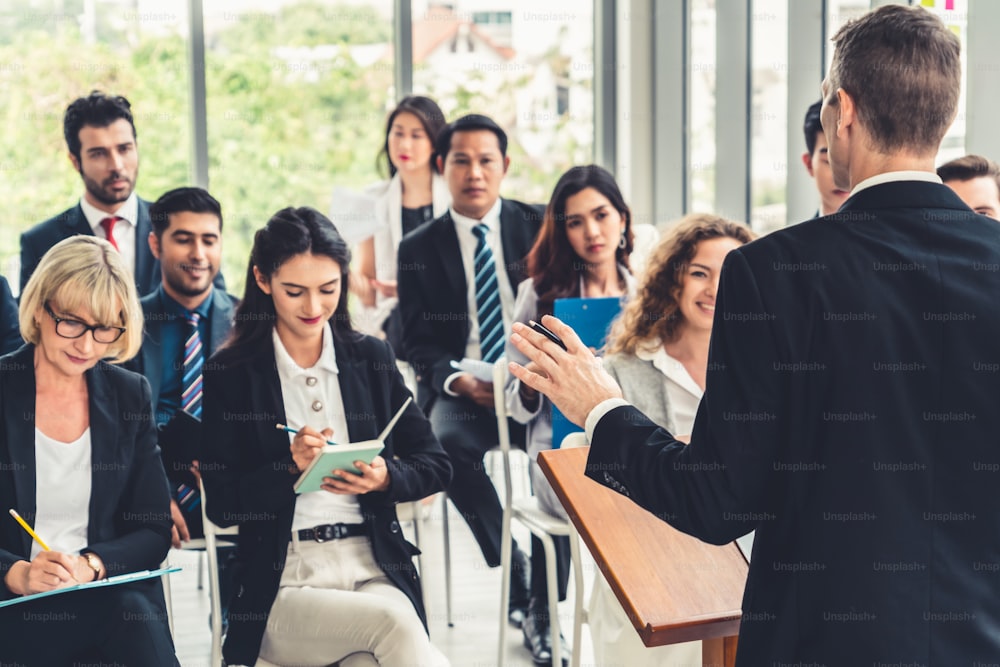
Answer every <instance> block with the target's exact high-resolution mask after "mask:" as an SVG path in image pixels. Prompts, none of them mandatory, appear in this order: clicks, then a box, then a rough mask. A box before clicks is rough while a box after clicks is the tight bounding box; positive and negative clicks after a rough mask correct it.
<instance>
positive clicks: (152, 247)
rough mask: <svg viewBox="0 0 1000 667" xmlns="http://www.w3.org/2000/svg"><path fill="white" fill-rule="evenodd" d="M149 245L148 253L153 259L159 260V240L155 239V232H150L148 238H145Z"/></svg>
mask: <svg viewBox="0 0 1000 667" xmlns="http://www.w3.org/2000/svg"><path fill="white" fill-rule="evenodd" d="M146 240H147V242H148V243H149V252H151V253H153V257H155V258H156V259H159V258H160V239H158V238H156V232H150V233H149V236H147V237H146Z"/></svg>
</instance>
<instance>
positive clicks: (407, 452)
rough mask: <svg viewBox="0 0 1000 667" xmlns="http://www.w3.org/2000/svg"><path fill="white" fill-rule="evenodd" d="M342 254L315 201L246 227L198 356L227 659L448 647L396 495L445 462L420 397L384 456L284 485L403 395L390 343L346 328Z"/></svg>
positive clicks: (429, 479)
mask: <svg viewBox="0 0 1000 667" xmlns="http://www.w3.org/2000/svg"><path fill="white" fill-rule="evenodd" d="M349 262H350V252H349V251H348V248H347V244H346V243H345V242H344V240H343V239H342V238H341V236H340V234H339V233H338V232H337V230H336V229H335V228H334V226H333V224H331V222H330V221H329V220H328V219H327V218H326V217H324V216H323V215H322V214H321V213H319V212H318V211H315V210H313V209H310V208H286V209H283V210H281V211H278V212H277V213H276V214H275V215H274V216H273V217H272V218H271V219H270V221H268V223H267V225H266V226H265V227H264V228H263V229H260V230H259V231H257V233H256V235H255V237H254V244H253V248H252V250H251V256H250V263H249V267H248V269H247V274H246V275H247V279H246V292H245V294H244V297H243V301H242V302H241V303H240V305H239V307H238V308H237V311H236V317H235V324H234V327H233V333H232V336H231V338H230V339H229V340H228V342H227V343H226V345H225V346H224V347H223V348H222V349H221V350H220V351H219V352H218V353H217V354H216V355H215V356H213V357H212V359H211V361H210V363H209V364H208V366H206V369H205V373H204V384H205V394H204V396H205V398H204V408H203V411H202V415H203V420H204V421H203V440H202V449H203V451H202V458H201V459H199V460H200V461H201V462H202V466H201V469H202V475H203V476H204V480H205V485H206V493H207V495H208V498H209V502H208V504H207V506H206V509H207V510H208V515H209V518H210V519H211V520H212V521H214V522H216V523H218V524H219V525H221V526H231V525H235V524H238V525H239V544H238V547H237V566H236V569H237V575H236V581H235V586H236V589H237V590H238V591H239V593H238V594H237V595H236V596H235V597H233V598H232V599H231V600H230V621H229V623H230V624H229V632H228V634H227V636H226V641H225V645H224V648H223V654H224V656H225V659H226V662H227V663H228V664H230V665H233V664H244V665H253V664H254V663H255V662H256V661H257V660H258V658H260V659H261V660H263V661H266V662H267V663H276V664H280V665H330V664H332V663H337V662H340V664H342V665H344V664H351V665H355V664H378V665H384V666H402V665H437V664H443V663H445V662H446V661H445V659H444V657H443V656H442V655H441V654H440V653H438V652H437V650H436V649H435V648H434V647H433V646H432V645H431V643H430V640H429V639H428V636H427V631H426V617H425V612H424V607H423V599H422V594H421V589H420V581H419V579H418V577H417V572H416V570H415V568H414V564H413V561H412V558H413V555H414V554H415V553H416V549H415V548H414V547H413V545H411V544H410V543H409V542H407V541H406V539H405V538H404V537H403V532H402V530H400V527H399V522H398V520H397V518H396V509H395V507H396V503H398V502H403V501H410V500H417V499H419V498H423V497H425V496H428V495H430V494H432V493H436V492H438V491H441V490H442V489H444V488H445V486H446V485H447V483H448V480H449V477H450V475H451V467H450V465H449V464H448V457H447V455H446V454H445V453H444V451H443V450H442V449H441V446H440V444H439V443H438V441H437V439H436V438H435V437H434V434H433V432H432V431H431V425H430V423H429V422H428V421H427V419H426V417H424V415H423V413H422V412H421V411H420V409H419V408H418V407H417V406H416V405H415V404H411V405H410V406H409V407H408V408H407V409H406V411H405V412H404V413H403V416H402V418H401V419H400V420H399V422H398V423H397V424H396V426H395V428H394V429H393V431H392V433H391V434H390V435H389V437H388V439H387V440H386V446H385V450H384V451H383V452H382V455H381V456H377V457H375V459H374V460H373V461H372V462H371V464H370V465H368V464H365V463H364V462H361V461H359V462H356V463H357V467H358V469H359V470H360V474H353V473H349V472H345V471H342V470H335V471H332V473H331V476H330V477H327V478H325V482H324V485H323V488H322V490H320V491H315V492H311V493H303V494H301V495H296V493H295V490H294V488H293V487H294V484H295V482H296V479H297V478H298V475H299V472H300V471H302V470H304V469H305V468H307V467H308V466H309V464H310V462H311V461H312V460H313V459H314V458H315V457H316V456H317V455H318V454H319V451H320V450H321V449H322V448H323V447H324V446H325V444H326V443H327V441H329V440H331V439H332V438H335V439H336V441H337V442H340V443H347V442H357V441H362V440H368V439H372V438H375V437H377V436H378V434H379V432H380V431H381V430H382V428H383V427H384V426H385V425H386V424H388V423H389V421H390V419H391V418H392V416H393V415H394V414H395V413H396V411H397V410H398V409H399V408H400V407H401V406H402V405H403V404H404V402H405V401H406V400H407V399H408V398H410V392H409V391H408V390H407V389H406V386H405V385H404V383H403V379H402V377H401V376H400V374H399V372H398V371H397V369H396V364H395V358H394V357H393V354H392V350H391V348H390V347H389V345H388V344H387V343H385V342H384V341H380V340H378V339H375V338H372V337H368V336H363V335H361V334H358V333H356V332H355V331H354V330H353V329H352V326H351V321H350V316H349V314H348V311H347V292H348V288H349V285H347V283H348V274H347V270H348V264H349ZM277 423H282V424H287V425H289V426H291V427H292V428H295V429H297V430H298V433H297V434H295V435H294V437H292V436H291V435H290V434H287V433H285V432H283V431H281V430H277V429H275V425H276V424H277Z"/></svg>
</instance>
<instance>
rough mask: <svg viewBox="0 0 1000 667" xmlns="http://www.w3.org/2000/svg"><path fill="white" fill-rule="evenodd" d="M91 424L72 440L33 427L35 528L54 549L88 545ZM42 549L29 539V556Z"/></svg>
mask: <svg viewBox="0 0 1000 667" xmlns="http://www.w3.org/2000/svg"><path fill="white" fill-rule="evenodd" d="M90 463H91V453H90V427H89V426H88V427H87V430H85V431H84V432H83V435H81V436H80V437H79V438H77V439H76V440H74V441H73V442H60V441H58V440H53V439H52V438H50V437H49V436H47V435H45V434H44V433H42V432H41V431H39V430H38V429H37V428H36V429H35V512H36V514H35V526H34V528H35V532H36V533H38V536H39V537H41V538H42V539H43V540H44V541H45V543H46V544H47V545H48V546H49V548H50V549H52V550H53V551H58V552H61V553H66V554H75V553H79V552H80V550H81V549H83V548H84V547H85V546H87V525H88V524H89V523H90V488H91V465H90ZM41 551H42V548H41V547H40V546H39V545H38V542H36V541H34V540H32V541H31V558H34V557H35V556H37V555H38V554H39V553H40V552H41Z"/></svg>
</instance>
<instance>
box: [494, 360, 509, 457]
mask: <svg viewBox="0 0 1000 667" xmlns="http://www.w3.org/2000/svg"><path fill="white" fill-rule="evenodd" d="M507 372H508V371H507V357H506V356H502V357H500V358H499V359H497V360H496V363H494V364H493V407H494V409H495V410H496V413H497V432H498V433H499V436H500V438H499V439H500V443H499V444H500V451H501V452H503V453H504V454H507V453H508V452H509V451H510V426H509V425H508V424H507V392H505V391H504V386H505V385H506V384H507Z"/></svg>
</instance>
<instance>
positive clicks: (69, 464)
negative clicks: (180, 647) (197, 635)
mask: <svg viewBox="0 0 1000 667" xmlns="http://www.w3.org/2000/svg"><path fill="white" fill-rule="evenodd" d="M20 326H21V334H22V335H23V336H24V339H25V340H26V341H27V343H28V344H27V345H25V346H23V347H21V348H20V349H19V350H18V351H17V352H15V353H14V354H11V355H7V356H6V357H4V358H3V360H2V364H3V368H4V371H3V373H2V374H0V405H2V413H0V420H2V424H0V505H2V506H3V508H4V509H5V510H6V509H7V508H14V509H16V511H17V512H18V513H19V514H20V515H21V516H22V517H24V519H25V520H26V521H27V522H28V523H29V524H31V525H32V526H33V528H34V530H35V532H36V533H37V534H38V536H39V537H40V538H41V539H42V540H43V541H44V542H45V545H46V546H47V547H48V549H45V548H43V546H42V545H40V544H39V543H38V542H37V541H33V540H32V539H31V537H29V535H28V533H27V532H26V531H25V530H23V529H22V528H21V526H19V525H18V524H17V523H16V522H15V521H14V519H13V518H11V517H8V516H4V517H3V520H0V576H2V578H3V585H2V586H0V599H9V598H12V597H14V596H18V595H29V594H34V593H43V592H46V591H51V590H53V589H57V588H60V587H64V586H68V585H73V584H77V583H83V582H90V581H94V580H97V579H104V578H106V577H109V576H115V575H120V574H126V573H129V572H135V571H139V570H151V569H156V568H157V567H159V565H160V563H161V562H162V561H163V559H164V557H165V556H166V554H167V550H168V549H169V548H170V500H169V491H168V488H167V479H166V477H165V476H164V473H163V466H162V464H161V463H160V453H159V450H158V449H157V446H156V429H155V428H154V426H153V419H152V411H151V409H150V390H149V383H148V382H146V380H145V378H143V377H142V376H141V375H137V374H135V373H132V372H129V371H127V370H124V369H122V368H118V367H117V366H115V365H112V364H117V363H120V362H122V361H123V360H125V359H128V358H129V357H131V356H132V355H134V354H135V353H136V352H137V351H138V350H139V344H140V342H141V340H142V318H141V316H140V310H139V300H138V298H137V297H136V293H135V286H134V285H133V282H132V277H131V276H130V275H129V273H128V270H127V269H126V268H125V266H124V263H123V262H122V259H121V257H120V255H119V253H117V252H116V251H115V249H114V248H113V247H112V246H111V245H110V244H109V243H108V242H107V241H105V240H103V239H97V238H94V237H93V236H77V237H73V238H70V239H66V240H64V241H61V242H59V243H57V244H56V245H55V246H53V247H52V249H51V250H49V252H48V253H46V254H45V256H44V257H43V258H42V261H41V262H40V263H39V265H38V268H37V269H36V270H35V272H34V273H33V274H32V276H31V279H30V280H29V281H28V284H27V286H26V287H25V289H24V292H23V293H22V294H21V305H20ZM4 514H5V515H6V511H5V512H4ZM49 549H50V550H49ZM0 628H3V632H2V634H3V636H4V639H3V647H2V649H0V653H2V654H3V657H4V659H5V660H7V661H10V662H11V663H13V664H30V665H68V664H84V663H89V662H91V661H93V662H97V663H99V664H123V665H176V664H177V660H176V658H175V657H174V646H173V640H172V639H171V636H170V630H169V628H168V626H167V615H166V608H165V604H164V600H163V588H162V585H161V582H160V580H159V579H148V580H144V581H137V582H133V583H130V584H122V585H118V586H113V587H107V588H94V589H89V590H85V591H74V592H70V593H66V594H64V595H59V596H54V597H46V598H40V599H38V600H32V601H28V602H24V603H21V604H18V605H13V606H10V607H6V608H3V609H0Z"/></svg>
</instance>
